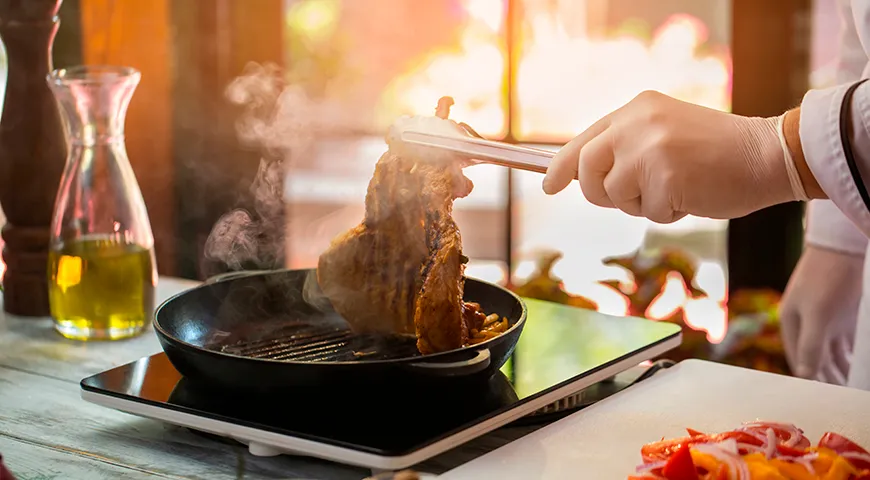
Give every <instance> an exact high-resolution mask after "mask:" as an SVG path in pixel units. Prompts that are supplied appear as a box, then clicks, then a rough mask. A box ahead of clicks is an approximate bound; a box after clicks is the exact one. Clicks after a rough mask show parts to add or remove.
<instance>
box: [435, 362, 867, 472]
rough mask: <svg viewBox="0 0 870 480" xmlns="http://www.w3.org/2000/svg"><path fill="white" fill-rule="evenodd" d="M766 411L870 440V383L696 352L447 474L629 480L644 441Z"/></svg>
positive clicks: (714, 427)
mask: <svg viewBox="0 0 870 480" xmlns="http://www.w3.org/2000/svg"><path fill="white" fill-rule="evenodd" d="M758 419H760V420H769V421H778V422H787V423H793V424H795V425H797V426H798V427H800V428H802V429H803V430H804V432H805V434H806V436H807V437H808V438H809V439H810V441H811V442H813V444H815V443H816V442H817V441H818V439H819V437H821V435H822V434H823V433H824V432H826V431H829V430H830V431H834V432H837V433H840V434H843V435H845V436H847V437H849V438H851V439H852V440H854V441H856V442H857V443H858V444H860V445H863V446H864V447H865V448H870V392H865V391H861V390H854V389H849V388H846V387H838V386H834V385H828V384H823V383H819V382H814V381H809V380H801V379H797V378H792V377H786V376H782V375H775V374H771V373H765V372H759V371H755V370H748V369H744V368H738V367H732V366H728V365H722V364H718V363H712V362H706V361H701V360H687V361H684V362H680V363H679V364H677V365H676V366H674V367H672V368H669V369H667V370H665V371H663V372H662V373H660V374H657V375H655V376H653V377H652V378H649V379H647V380H644V381H643V382H641V383H639V384H637V385H635V386H632V387H630V388H628V389H626V390H623V391H622V392H619V393H617V394H615V395H613V396H611V397H609V398H607V399H605V400H602V401H601V402H598V403H596V404H595V405H592V406H590V407H587V408H586V409H584V410H581V411H579V412H577V413H576V414H574V415H571V416H568V417H566V418H564V419H562V420H559V421H558V422H555V423H553V424H551V425H549V426H547V427H544V428H542V429H540V430H538V431H536V432H533V433H531V434H529V435H527V436H525V437H523V438H521V439H519V440H516V441H514V442H512V443H510V444H508V445H505V446H504V447H501V448H499V449H497V450H494V451H492V452H490V453H488V454H486V455H484V456H481V457H479V458H477V459H475V460H473V461H471V462H469V463H467V464H465V465H462V466H460V467H458V468H456V469H454V470H451V471H449V472H447V473H445V474H444V475H442V476H441V477H439V478H442V479H449V480H454V479H471V478H475V479H476V478H493V479H494V478H498V479H524V480H527V479H539V478H540V479H548V480H549V479H557V480H558V479H572V480H576V479H582V480H598V479H600V480H609V479H614V480H617V479H621V480H624V479H625V478H626V477H627V476H628V475H630V474H633V473H634V469H635V467H636V466H637V465H638V464H640V463H641V459H640V447H641V446H642V445H643V444H645V443H649V442H654V441H657V440H660V439H661V438H662V437H663V436H664V437H667V438H671V437H678V436H685V435H686V430H685V429H686V427H691V428H694V429H696V430H700V431H702V432H716V431H723V430H730V429H732V428H735V427H738V426H740V424H741V423H742V422H745V421H751V420H758Z"/></svg>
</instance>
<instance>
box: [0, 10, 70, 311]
mask: <svg viewBox="0 0 870 480" xmlns="http://www.w3.org/2000/svg"><path fill="white" fill-rule="evenodd" d="M61 2H62V0H0V38H2V40H3V43H4V45H5V46H6V57H7V61H8V71H9V74H8V78H7V81H6V99H5V101H4V103H3V115H2V117H0V206H2V208H3V212H4V213H5V214H6V225H5V226H4V227H3V230H2V235H3V240H4V241H5V242H6V246H5V248H4V249H3V260H4V261H5V262H6V275H5V278H4V280H3V287H4V294H3V307H4V309H5V310H6V311H7V312H9V313H12V314H16V315H23V316H48V315H49V307H48V279H47V271H48V239H49V228H50V224H51V216H52V211H53V209H54V198H55V195H56V193H57V188H58V182H59V181H60V176H61V173H62V172H63V168H64V164H65V162H66V139H65V137H64V133H63V129H62V124H61V120H60V115H59V113H58V110H57V106H56V103H55V100H54V96H53V95H52V93H51V91H50V90H49V88H48V84H47V83H46V75H47V74H48V73H49V72H50V71H51V69H52V62H51V48H52V43H53V42H54V36H55V34H56V33H57V29H58V26H59V25H60V21H59V19H58V18H57V12H58V10H59V9H60V5H61Z"/></svg>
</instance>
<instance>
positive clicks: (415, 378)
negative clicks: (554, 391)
mask: <svg viewBox="0 0 870 480" xmlns="http://www.w3.org/2000/svg"><path fill="white" fill-rule="evenodd" d="M465 300H466V301H470V302H476V303H479V304H480V306H481V309H482V311H483V312H485V313H486V314H490V313H497V314H499V315H500V316H503V317H505V318H507V319H508V322H509V324H510V328H509V329H508V331H506V332H504V333H503V334H501V335H499V336H497V337H494V338H491V339H489V340H487V341H485V342H481V343H479V344H476V345H469V346H466V347H462V348H459V349H456V350H451V351H448V352H441V353H436V354H430V355H420V353H419V352H418V351H417V348H416V338H414V336H412V335H376V334H365V335H360V334H354V333H353V332H351V331H350V330H349V328H348V325H347V322H345V321H344V320H343V319H342V318H341V316H340V315H338V314H337V313H336V312H335V311H334V310H333V309H332V306H331V305H330V304H329V301H328V300H326V299H325V298H324V297H323V295H322V293H320V290H319V288H318V287H317V280H316V271H315V270H313V269H310V270H276V271H266V272H234V273H231V274H226V275H224V276H222V277H220V278H218V279H216V280H214V281H210V282H207V283H206V284H204V285H201V286H199V287H196V288H193V289H191V290H188V291H186V292H182V293H180V294H178V295H176V296H174V297H172V298H170V299H169V300H167V301H165V302H164V303H163V304H162V305H160V306H159V307H158V308H157V311H156V313H155V317H154V330H155V331H156V332H157V337H158V339H159V340H160V344H161V345H162V347H163V350H164V351H165V352H166V355H167V357H169V360H170V361H171V362H172V364H173V366H175V368H176V369H177V370H178V371H179V372H180V373H181V374H182V375H184V376H185V377H186V378H187V379H188V380H189V381H192V382H197V383H204V384H209V385H218V386H224V387H231V388H246V389H268V390H272V389H281V388H298V387H324V386H328V387H333V388H334V387H335V386H336V385H344V384H347V385H354V384H357V385H365V386H366V387H378V386H383V387H385V388H386V387H389V388H391V389H392V387H396V386H400V387H402V388H405V387H409V386H413V385H414V384H419V383H425V384H431V383H433V382H458V381H467V380H476V379H479V378H481V377H490V376H492V375H493V374H494V373H495V372H497V371H498V370H499V369H500V368H501V367H502V365H504V363H505V361H506V360H507V359H508V357H510V355H511V354H512V353H513V350H514V347H515V346H516V343H517V340H519V336H520V333H521V332H522V328H523V325H524V323H525V319H526V306H525V304H524V303H523V301H522V300H521V299H520V298H519V297H518V296H516V295H515V294H513V293H512V292H510V291H508V290H507V289H504V288H502V287H500V286H497V285H494V284H491V283H488V282H484V281H481V280H476V279H472V278H469V279H466V281H465Z"/></svg>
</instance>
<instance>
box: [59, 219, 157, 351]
mask: <svg viewBox="0 0 870 480" xmlns="http://www.w3.org/2000/svg"><path fill="white" fill-rule="evenodd" d="M48 263H49V272H48V276H49V303H50V305H51V315H52V317H54V319H55V328H56V329H57V331H58V332H60V333H61V335H63V336H65V337H67V338H73V339H77V340H90V339H104V340H115V339H120V338H125V337H130V336H134V335H136V334H138V333H139V332H141V331H142V330H143V329H144V328H145V327H146V326H147V324H148V323H149V322H150V321H151V318H152V316H153V310H154V289H155V285H156V269H155V267H154V253H153V251H152V250H151V249H148V248H144V247H142V246H139V245H135V244H132V245H131V244H125V243H123V242H119V241H118V237H113V236H108V235H106V236H103V237H91V238H87V237H85V238H82V239H79V240H75V241H72V242H65V243H64V244H63V245H62V246H61V247H60V248H58V249H54V250H51V251H50V252H49V262H48Z"/></svg>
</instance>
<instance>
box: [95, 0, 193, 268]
mask: <svg viewBox="0 0 870 480" xmlns="http://www.w3.org/2000/svg"><path fill="white" fill-rule="evenodd" d="M79 1H80V11H81V32H82V37H81V38H82V57H83V59H84V63H86V64H117V65H127V66H131V67H135V68H137V69H139V70H140V71H141V72H142V80H141V82H140V84H139V87H138V89H137V90H136V93H135V94H134V95H133V99H132V101H131V103H130V108H129V111H128V113H127V125H126V142H127V153H128V155H129V157H130V163H131V164H132V165H133V170H134V171H135V172H136V178H137V179H138V181H139V186H140V188H141V189H142V195H143V196H144V197H145V203H146V205H147V207H148V213H149V215H150V217H151V227H152V229H153V231H154V237H155V248H156V253H157V265H158V269H159V271H160V273H161V274H164V275H173V274H176V271H177V269H176V258H175V253H176V245H175V241H176V229H175V188H174V186H175V171H174V162H173V156H172V142H173V138H172V63H171V60H172V54H171V52H172V47H173V46H172V43H171V27H172V25H171V23H170V21H171V18H170V15H169V2H170V0H133V1H129V0H79Z"/></svg>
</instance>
